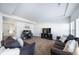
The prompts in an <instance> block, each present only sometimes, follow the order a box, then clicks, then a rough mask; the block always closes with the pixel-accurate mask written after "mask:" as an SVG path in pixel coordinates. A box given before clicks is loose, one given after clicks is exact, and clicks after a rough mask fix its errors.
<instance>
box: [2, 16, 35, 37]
mask: <svg viewBox="0 0 79 59" xmlns="http://www.w3.org/2000/svg"><path fill="white" fill-rule="evenodd" d="M3 23H4V27H3V31H4V34H5V35H9V33H8V30H9V25H11V24H13V25H14V31H15V33H14V34H16V35H17V36H20V35H21V33H22V31H23V30H27V29H29V30H31V31H32V33H34V28H33V23H31V22H25V21H24V20H23V21H22V20H18V19H14V18H7V17H4V22H3ZM11 28H13V27H11Z"/></svg>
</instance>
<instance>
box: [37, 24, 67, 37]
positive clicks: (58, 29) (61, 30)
mask: <svg viewBox="0 0 79 59" xmlns="http://www.w3.org/2000/svg"><path fill="white" fill-rule="evenodd" d="M42 28H51V33H52V34H53V35H56V36H57V35H61V36H62V35H68V34H69V23H39V24H37V25H36V26H35V36H40V35H41V33H42Z"/></svg>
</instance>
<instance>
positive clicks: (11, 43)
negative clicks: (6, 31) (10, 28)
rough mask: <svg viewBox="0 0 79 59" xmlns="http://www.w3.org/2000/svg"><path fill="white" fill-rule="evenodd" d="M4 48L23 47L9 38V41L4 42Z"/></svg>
mask: <svg viewBox="0 0 79 59" xmlns="http://www.w3.org/2000/svg"><path fill="white" fill-rule="evenodd" d="M4 47H5V48H20V47H21V46H20V44H19V43H18V41H17V40H15V39H13V38H12V37H11V36H9V37H8V38H7V39H5V40H4Z"/></svg>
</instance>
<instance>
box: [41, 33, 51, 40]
mask: <svg viewBox="0 0 79 59" xmlns="http://www.w3.org/2000/svg"><path fill="white" fill-rule="evenodd" d="M41 38H45V39H49V40H52V34H51V33H41Z"/></svg>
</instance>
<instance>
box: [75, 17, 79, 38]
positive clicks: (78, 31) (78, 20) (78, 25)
mask: <svg viewBox="0 0 79 59" xmlns="http://www.w3.org/2000/svg"><path fill="white" fill-rule="evenodd" d="M76 37H79V18H78V19H76Z"/></svg>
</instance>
